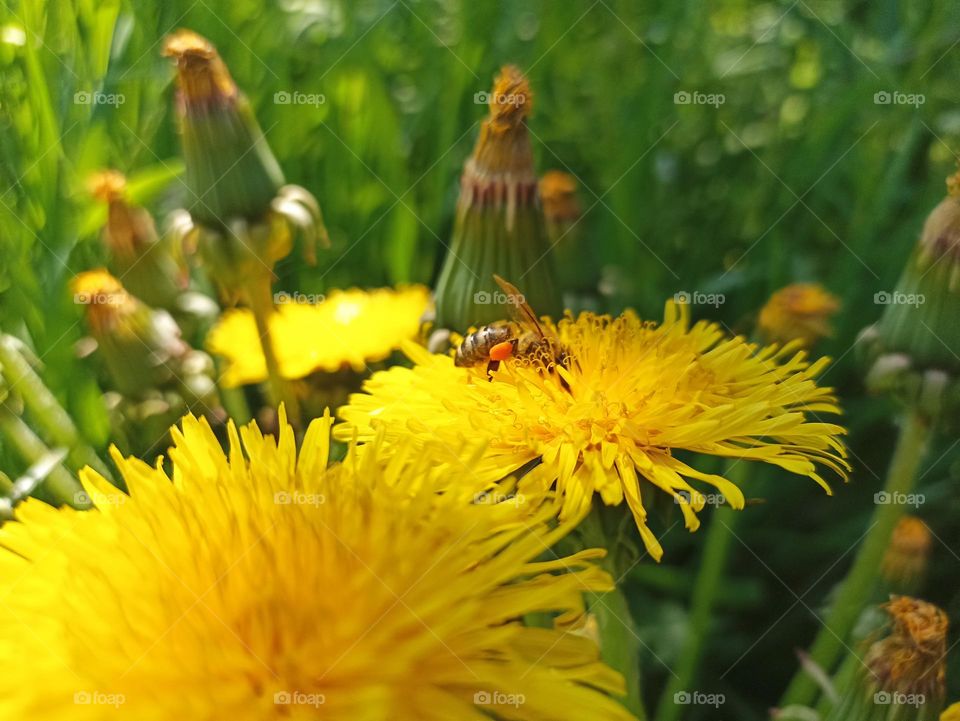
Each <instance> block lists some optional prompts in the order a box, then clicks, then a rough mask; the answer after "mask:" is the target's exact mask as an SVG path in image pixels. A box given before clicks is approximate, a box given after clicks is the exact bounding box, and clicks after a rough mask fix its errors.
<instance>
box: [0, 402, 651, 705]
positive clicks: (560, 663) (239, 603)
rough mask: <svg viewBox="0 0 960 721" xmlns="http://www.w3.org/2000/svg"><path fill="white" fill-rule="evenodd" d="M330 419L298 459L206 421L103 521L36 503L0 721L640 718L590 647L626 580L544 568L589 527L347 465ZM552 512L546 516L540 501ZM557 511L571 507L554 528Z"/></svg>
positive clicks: (407, 476) (23, 529) (10, 534)
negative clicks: (540, 624)
mask: <svg viewBox="0 0 960 721" xmlns="http://www.w3.org/2000/svg"><path fill="white" fill-rule="evenodd" d="M330 423H331V419H330V418H329V416H327V417H325V418H323V419H319V420H317V421H315V422H314V423H313V424H312V425H311V427H310V429H309V430H308V431H307V434H306V437H305V438H304V441H303V447H302V449H301V450H300V452H299V454H298V453H297V451H296V449H295V445H294V437H293V432H292V430H291V428H290V427H289V426H288V425H287V424H286V422H285V419H284V418H283V415H282V413H281V426H280V427H281V431H280V437H279V441H275V440H274V439H273V437H269V436H268V437H264V436H262V435H261V433H260V432H259V430H258V429H257V427H256V425H254V424H251V425H249V426H247V427H245V428H243V429H242V430H241V431H240V432H239V434H238V433H237V431H236V429H235V428H234V427H233V426H232V425H231V426H230V428H229V436H230V449H229V452H228V453H226V454H225V453H224V451H223V450H222V449H221V447H220V445H219V444H218V442H217V440H216V438H215V437H214V435H213V433H212V431H211V429H210V428H209V426H207V424H206V423H205V422H204V421H202V420H199V421H198V420H197V419H195V418H193V417H189V416H188V417H187V418H185V419H184V421H183V424H182V429H176V428H175V429H173V431H172V435H173V438H174V442H175V446H174V447H173V448H172V449H171V451H170V458H171V461H172V468H173V470H172V474H171V476H169V477H168V475H167V474H166V473H165V472H164V471H163V470H162V464H161V463H160V462H159V461H158V463H157V465H156V466H155V467H151V466H148V465H147V464H145V463H143V462H142V461H139V460H136V459H123V458H122V457H120V455H119V453H117V452H116V451H114V453H113V455H114V459H115V461H116V463H117V465H118V466H119V469H120V471H121V473H122V475H123V478H124V480H125V481H126V483H127V485H128V487H129V495H128V494H126V493H123V492H121V491H119V490H117V489H116V488H114V487H113V486H111V485H109V484H108V483H107V482H106V481H104V480H103V479H102V478H101V477H100V476H98V475H96V474H95V473H93V472H90V471H87V472H86V473H85V474H84V477H83V482H84V485H85V488H86V492H87V493H88V494H89V496H90V497H91V499H92V501H93V502H94V504H95V505H96V510H93V511H88V512H84V513H81V512H76V511H73V510H70V509H55V508H52V507H50V506H47V505H45V504H43V503H42V502H40V501H37V500H28V501H26V502H25V503H24V504H23V505H22V506H20V507H19V508H18V520H19V522H12V523H8V524H6V525H5V526H4V527H3V528H2V530H0V545H2V548H0V605H2V608H3V613H0V627H2V630H0V667H2V668H3V674H2V679H0V717H2V718H4V719H14V718H24V719H27V718H29V719H35V720H37V721H41V720H44V719H49V720H50V721H60V720H61V719H106V718H117V709H120V711H121V713H122V714H123V716H124V717H127V718H131V719H137V720H138V721H174V720H175V719H176V720H178V719H190V720H191V721H212V720H216V721H222V720H223V719H231V720H232V721H243V720H250V721H264V720H265V719H287V718H296V719H307V718H310V719H313V718H324V719H332V720H337V719H343V720H344V721H348V720H349V721H428V720H430V719H434V720H437V721H439V720H441V719H443V720H444V721H447V720H448V719H464V720H468V719H475V720H477V721H479V720H480V719H484V718H488V717H489V716H488V714H494V715H496V716H498V717H501V716H502V717H503V718H510V719H521V720H522V719H538V720H539V719H559V720H563V719H569V720H571V721H579V720H580V719H585V718H590V719H603V720H608V721H626V720H627V719H630V718H632V717H631V716H630V715H629V714H628V713H627V712H626V711H624V710H623V708H622V707H621V706H620V705H619V704H618V703H617V702H616V701H614V700H613V699H612V698H611V697H610V696H608V695H607V692H611V693H617V694H619V693H622V692H623V689H624V683H623V679H622V677H620V676H619V675H618V674H617V673H615V672H614V671H612V670H611V669H609V668H608V667H606V666H605V665H603V664H602V663H601V662H600V661H599V655H598V649H597V647H596V645H595V644H594V643H593V642H592V641H589V640H587V639H585V638H583V637H582V636H580V635H577V634H575V633H573V632H565V631H561V630H554V629H544V628H527V627H524V626H523V625H522V624H521V623H520V622H519V619H520V618H521V617H523V616H524V615H525V614H528V613H532V612H538V611H554V612H558V613H560V614H562V618H561V619H558V620H562V621H564V622H568V621H571V620H572V619H573V618H574V617H578V618H579V617H581V614H582V613H583V597H582V594H583V592H584V591H586V590H590V591H608V590H611V589H612V587H613V586H612V581H611V579H610V577H609V576H608V575H606V574H605V573H604V572H603V571H601V570H600V569H599V568H598V567H597V566H595V565H593V563H592V562H591V559H593V558H598V557H600V556H601V555H602V551H598V550H586V551H582V552H580V553H578V554H576V555H575V556H570V557H567V558H563V559H559V560H534V559H537V558H538V557H541V556H542V554H543V553H544V550H545V549H546V548H548V547H550V546H551V545H553V543H555V542H556V541H557V540H558V539H559V538H560V537H561V536H562V535H563V534H564V533H566V532H567V531H569V530H570V527H571V525H572V524H566V525H562V526H560V527H555V526H554V525H553V524H550V523H548V521H549V520H550V519H551V517H552V516H553V514H552V513H551V512H550V509H549V505H550V501H549V499H547V500H546V501H545V502H544V503H542V504H541V505H539V506H537V507H534V508H523V509H520V508H519V506H517V505H516V504H511V503H497V504H495V505H482V504H476V503H474V504H471V503H469V502H466V501H465V499H464V498H462V497H460V496H459V495H458V494H457V493H455V492H448V493H437V492H436V491H437V489H438V488H439V487H440V485H439V484H441V483H442V482H443V472H442V470H441V469H439V468H436V467H432V466H428V465H427V463H426V461H423V460H420V459H417V458H415V457H414V456H413V455H412V454H409V455H408V456H407V458H406V459H403V458H400V457H399V456H393V457H392V458H391V459H390V460H380V458H379V457H376V456H375V455H374V454H373V453H364V454H363V456H362V458H361V457H358V456H357V454H355V453H353V452H350V453H349V454H348V456H347V458H346V460H345V461H344V462H343V463H342V464H338V465H334V466H331V467H329V468H328V465H327V459H328V452H329V427H330ZM541 500H543V499H541ZM554 513H555V511H554Z"/></svg>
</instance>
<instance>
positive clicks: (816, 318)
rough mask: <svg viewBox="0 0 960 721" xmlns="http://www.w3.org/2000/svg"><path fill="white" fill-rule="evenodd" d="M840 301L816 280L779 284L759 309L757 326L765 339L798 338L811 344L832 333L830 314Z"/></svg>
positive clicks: (832, 313) (803, 342) (804, 342)
mask: <svg viewBox="0 0 960 721" xmlns="http://www.w3.org/2000/svg"><path fill="white" fill-rule="evenodd" d="M839 309H840V301H839V300H838V299H837V298H836V296H834V295H832V294H831V293H829V292H827V290H825V289H824V288H823V287H822V286H820V285H817V284H816V283H794V284H792V285H788V286H786V287H785V288H781V289H780V290H778V291H777V292H776V293H774V294H773V295H772V296H770V300H768V301H767V304H766V305H765V306H763V309H762V310H761V311H760V317H759V319H758V321H757V327H758V329H759V331H760V333H761V334H762V335H763V337H764V339H765V340H766V341H767V342H768V343H788V342H790V341H794V340H796V341H800V342H801V343H802V344H803V345H804V346H807V347H809V346H812V345H813V344H814V343H816V342H817V341H818V340H820V339H821V338H824V337H827V336H829V335H831V333H832V329H831V328H830V318H831V316H833V315H834V313H836V312H837V311H838V310H839Z"/></svg>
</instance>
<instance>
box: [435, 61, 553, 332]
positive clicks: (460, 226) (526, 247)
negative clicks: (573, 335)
mask: <svg viewBox="0 0 960 721" xmlns="http://www.w3.org/2000/svg"><path fill="white" fill-rule="evenodd" d="M532 97H533V96H532V93H531V91H530V86H529V84H528V82H527V79H526V77H524V75H523V74H522V73H521V72H520V71H519V70H518V69H517V68H515V67H513V66H506V67H504V68H503V69H502V70H501V71H500V74H499V75H498V77H497V79H496V82H495V84H494V87H493V90H492V92H491V93H490V97H489V106H490V115H489V117H488V118H487V119H486V120H484V122H483V125H482V126H481V129H480V137H479V138H478V140H477V144H476V147H475V148H474V150H473V154H472V155H471V157H470V158H469V159H468V160H467V162H466V165H465V166H464V171H463V176H462V178H461V182H460V198H459V201H458V203H457V215H456V219H455V221H454V229H453V238H452V242H451V244H450V248H449V252H448V253H447V257H446V259H445V260H444V264H443V268H442V269H441V272H440V277H439V280H438V281H437V288H436V303H437V325H438V326H439V327H440V328H451V329H453V330H457V331H465V330H466V329H467V328H469V327H470V326H478V325H483V324H485V323H490V322H493V321H496V320H502V319H504V318H506V317H508V316H509V312H510V311H509V309H508V305H509V304H510V299H508V298H506V297H504V294H503V292H502V291H501V290H500V287H499V286H498V285H497V284H496V282H495V281H494V279H493V276H494V274H496V275H500V276H501V277H503V278H505V279H507V280H508V281H510V282H511V283H513V284H515V285H516V286H517V287H518V288H519V289H520V290H521V291H522V293H523V294H524V297H525V299H526V300H527V302H528V303H529V304H530V305H531V306H532V307H533V309H534V310H535V311H536V312H537V313H538V314H546V315H552V316H554V317H557V316H559V315H560V314H561V313H562V310H563V309H562V305H561V301H560V294H559V290H558V288H557V279H556V273H555V270H554V266H553V259H552V257H551V253H550V251H551V246H550V241H549V240H548V237H547V231H546V224H545V220H544V214H543V207H542V205H541V202H540V192H539V189H538V184H537V176H536V173H535V170H534V166H533V150H532V147H531V144H530V137H529V133H528V131H527V117H528V116H529V114H530V111H531V109H532V105H533V103H532Z"/></svg>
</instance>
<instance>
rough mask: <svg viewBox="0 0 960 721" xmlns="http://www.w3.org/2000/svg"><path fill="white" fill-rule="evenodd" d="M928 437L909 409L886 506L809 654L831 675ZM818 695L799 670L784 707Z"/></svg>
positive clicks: (878, 513)
mask: <svg viewBox="0 0 960 721" xmlns="http://www.w3.org/2000/svg"><path fill="white" fill-rule="evenodd" d="M929 437H930V422H929V420H927V419H925V418H923V417H921V416H920V415H919V414H918V413H917V412H916V411H914V410H910V411H908V412H907V413H906V415H905V416H904V419H903V425H902V427H901V428H900V437H899V438H898V439H897V446H896V449H895V450H894V453H893V460H892V461H891V463H890V470H889V471H888V475H887V482H886V485H885V486H884V493H886V494H887V496H886V498H887V499H888V501H890V502H887V503H878V505H877V507H876V510H875V511H874V514H873V520H872V522H871V525H870V529H869V530H868V531H867V535H866V538H865V540H864V541H863V544H862V545H861V546H860V550H859V551H858V552H857V557H856V559H855V560H854V562H853V566H852V568H851V569H850V572H849V573H848V574H847V577H846V579H845V580H844V581H843V585H842V586H841V587H840V591H839V593H838V594H837V596H836V598H835V600H834V602H833V604H832V605H831V606H830V610H829V611H828V613H827V618H826V623H825V624H824V626H823V628H822V629H821V630H820V633H819V634H818V635H817V638H816V639H815V640H814V643H813V646H812V647H811V649H810V660H811V661H812V662H813V663H815V664H816V665H817V666H819V667H820V668H821V669H823V670H824V671H825V672H827V673H829V672H830V670H831V669H832V668H833V667H834V665H835V664H836V663H837V660H838V658H839V656H840V653H841V652H842V651H843V649H844V648H845V644H846V642H847V638H848V637H849V635H850V632H851V630H852V629H853V627H854V625H855V624H856V621H857V619H858V618H859V616H860V613H861V612H862V611H863V607H864V605H865V604H866V603H867V602H868V601H869V600H870V591H871V590H872V588H873V586H874V584H875V583H876V579H877V574H878V571H879V568H880V563H881V561H882V560H883V554H884V552H885V551H886V548H887V546H888V545H889V543H890V537H891V535H892V534H893V529H894V527H895V526H896V524H897V521H898V520H899V519H900V517H901V516H902V515H903V510H904V504H903V503H901V502H898V501H899V500H900V499H901V498H902V496H904V495H906V494H908V493H910V491H911V489H912V488H913V486H914V483H915V482H916V479H917V471H918V469H919V467H920V463H921V462H922V460H923V457H924V454H925V452H926V448H927V442H928V440H929ZM816 694H817V684H816V682H815V680H814V679H813V678H812V677H811V676H809V675H808V674H806V673H804V672H803V670H802V669H801V670H800V671H798V672H797V674H796V675H795V676H794V677H793V680H792V681H791V682H790V686H789V687H788V688H787V691H786V693H785V694H784V696H783V699H782V701H781V702H780V705H781V707H783V706H789V705H791V704H800V705H803V706H812V705H813V702H814V700H815V698H816Z"/></svg>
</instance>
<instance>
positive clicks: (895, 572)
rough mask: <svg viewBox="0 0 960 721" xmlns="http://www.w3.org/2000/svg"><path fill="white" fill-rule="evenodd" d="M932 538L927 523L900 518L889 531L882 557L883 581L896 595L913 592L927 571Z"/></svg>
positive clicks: (915, 518)
mask: <svg viewBox="0 0 960 721" xmlns="http://www.w3.org/2000/svg"><path fill="white" fill-rule="evenodd" d="M932 543H933V539H932V535H931V533H930V529H929V528H927V524H925V523H924V522H923V521H921V520H920V519H919V518H917V517H915V516H904V517H903V518H901V519H900V521H899V522H898V523H897V526H896V528H895V529H894V531H893V538H891V539H890V545H889V547H888V548H887V552H886V554H885V555H884V557H883V565H882V566H881V573H882V574H883V580H884V581H885V582H886V584H887V586H889V587H890V588H891V589H892V590H893V591H895V592H897V593H916V592H917V591H918V590H919V588H920V585H921V583H922V582H923V578H924V576H925V575H926V572H927V564H928V562H929V560H930V547H931V546H932Z"/></svg>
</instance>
